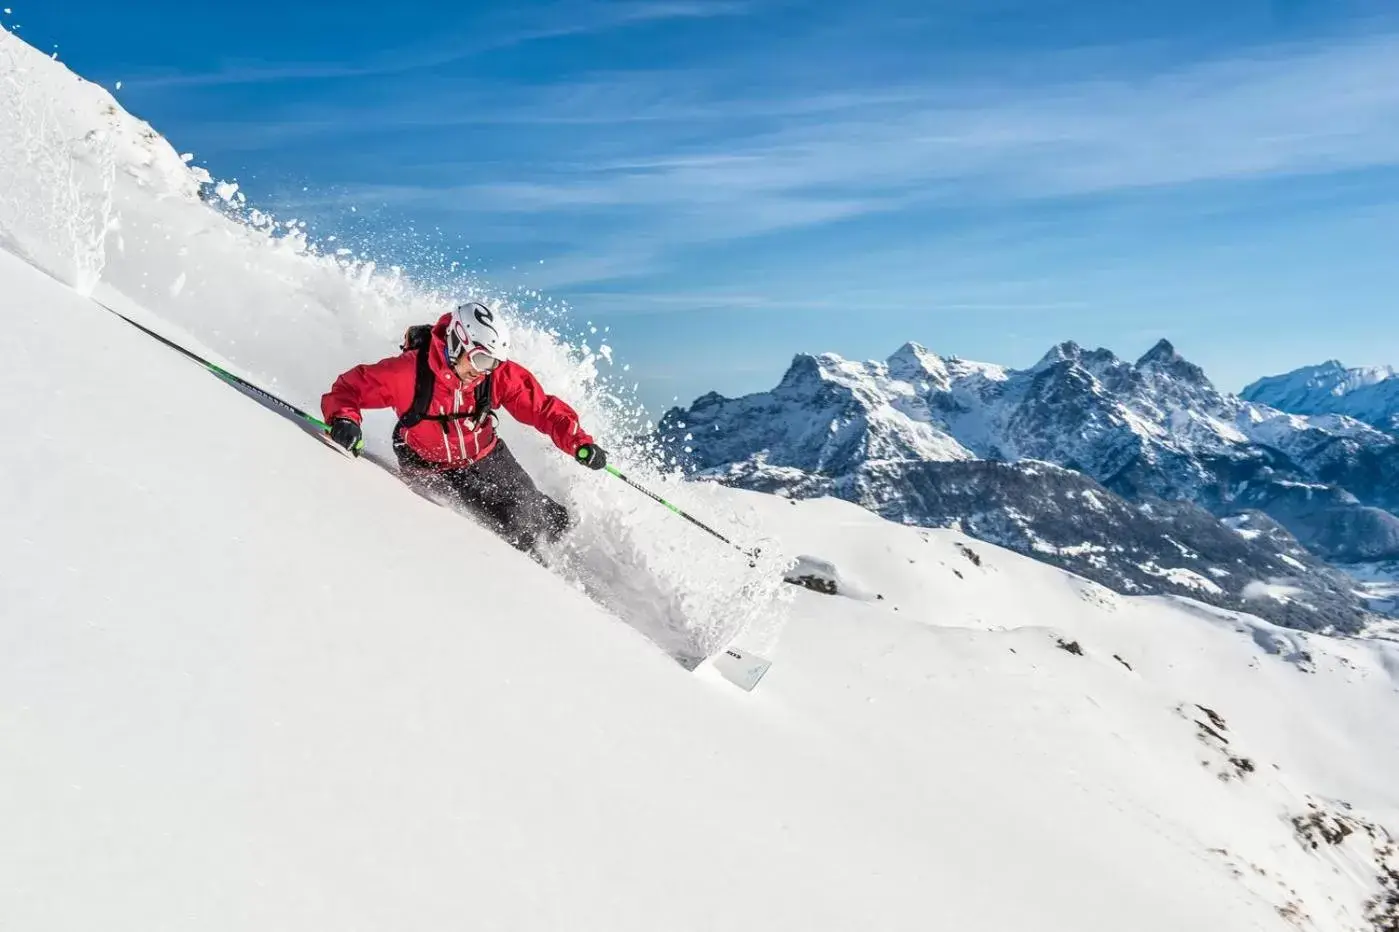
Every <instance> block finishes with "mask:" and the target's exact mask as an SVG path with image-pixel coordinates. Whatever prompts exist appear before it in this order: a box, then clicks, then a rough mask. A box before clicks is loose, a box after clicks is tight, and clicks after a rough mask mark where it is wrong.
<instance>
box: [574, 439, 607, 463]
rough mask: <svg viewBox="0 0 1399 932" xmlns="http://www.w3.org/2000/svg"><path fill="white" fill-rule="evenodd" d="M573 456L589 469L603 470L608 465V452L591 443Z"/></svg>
mask: <svg viewBox="0 0 1399 932" xmlns="http://www.w3.org/2000/svg"><path fill="white" fill-rule="evenodd" d="M573 455H574V457H576V458H577V460H578V462H580V463H582V464H583V465H584V466H586V467H588V468H589V469H601V468H602V467H604V466H606V465H607V451H606V450H604V449H603V448H602V447H599V446H595V445H593V444H591V443H585V444H583V445H582V446H581V447H579V448H578V452H577V453H575V454H573Z"/></svg>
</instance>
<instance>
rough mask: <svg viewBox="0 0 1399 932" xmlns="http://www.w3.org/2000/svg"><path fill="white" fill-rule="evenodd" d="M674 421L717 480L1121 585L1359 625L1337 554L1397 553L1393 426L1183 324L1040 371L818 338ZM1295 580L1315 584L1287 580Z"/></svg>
mask: <svg viewBox="0 0 1399 932" xmlns="http://www.w3.org/2000/svg"><path fill="white" fill-rule="evenodd" d="M659 434H660V437H661V438H662V442H663V443H664V444H665V445H666V446H667V447H668V448H669V449H670V450H671V451H672V452H673V453H674V454H676V455H677V457H679V458H680V459H681V460H682V461H683V463H684V464H685V466H686V467H687V468H688V469H691V470H693V471H694V472H695V473H696V474H697V475H698V476H700V477H704V478H718V479H721V480H723V481H726V482H728V483H731V484H736V485H740V486H744V487H749V488H759V489H764V490H769V491H783V492H785V493H786V494H789V495H793V496H799V497H807V496H812V495H834V496H837V497H840V498H845V499H848V500H851V501H855V502H858V503H860V504H862V505H865V506H866V507H869V508H872V509H874V510H876V511H878V512H879V513H880V514H883V515H885V516H886V517H890V518H893V519H895V520H899V521H902V522H905V523H910V524H919V525H947V524H956V525H959V526H962V527H964V528H965V529H967V530H969V531H971V532H972V533H974V534H977V535H978V536H981V537H984V538H986V539H990V540H993V541H995V542H997V543H1001V544H1005V545H1009V546H1012V547H1015V548H1017V549H1020V550H1022V551H1024V552H1029V553H1035V554H1037V555H1040V556H1041V557H1044V558H1047V559H1050V560H1051V561H1052V562H1057V563H1060V564H1061V565H1066V566H1068V567H1070V568H1072V569H1074V570H1075V571H1078V572H1082V573H1084V574H1085V575H1088V576H1090V577H1092V578H1095V579H1098V580H1099V581H1102V582H1104V583H1106V584H1108V585H1111V586H1114V587H1115V588H1118V589H1121V590H1123V591H1128V592H1133V591H1137V592H1140V591H1162V590H1165V591H1172V590H1175V591H1181V590H1184V591H1190V592H1192V594H1195V595H1196V596H1197V597H1201V598H1205V599H1207V600H1214V601H1216V602H1219V603H1220V604H1237V603H1239V602H1240V601H1250V600H1251V601H1252V602H1253V603H1256V604H1254V605H1253V606H1252V607H1251V610H1253V611H1259V612H1261V613H1262V614H1266V615H1268V616H1269V617H1272V618H1274V619H1276V620H1281V621H1284V622H1285V623H1289V624H1294V625H1298V626H1301V627H1313V626H1318V625H1320V626H1323V627H1324V626H1325V625H1329V624H1336V625H1339V626H1341V627H1343V628H1344V627H1351V626H1354V625H1358V624H1360V623H1362V622H1361V620H1360V619H1361V617H1362V613H1361V607H1362V606H1361V603H1360V602H1358V601H1357V600H1356V598H1355V596H1354V593H1353V592H1352V591H1351V590H1352V587H1351V586H1350V585H1349V584H1348V582H1347V581H1346V580H1345V579H1343V578H1341V577H1339V576H1338V575H1337V574H1335V573H1334V572H1332V571H1330V570H1329V569H1328V568H1327V567H1325V566H1324V565H1323V564H1322V562H1321V560H1322V559H1327V560H1339V561H1358V560H1379V559H1386V558H1392V557H1394V556H1399V517H1396V516H1395V514H1394V513H1393V510H1394V509H1395V508H1396V506H1399V441H1396V438H1395V436H1393V435H1391V434H1389V433H1387V432H1385V431H1382V430H1380V429H1378V428H1376V427H1374V426H1372V425H1370V424H1366V423H1364V422H1362V421H1359V420H1357V419H1355V418H1352V417H1349V416H1346V415H1342V414H1320V415H1314V416H1303V415H1298V414H1291V413H1287V412H1284V411H1281V410H1278V409H1277V408H1274V407H1270V406H1268V405H1266V404H1260V403H1256V402H1252V401H1247V400H1245V399H1243V398H1240V397H1238V396H1236V395H1232V394H1229V393H1226V392H1221V391H1219V390H1218V389H1217V388H1215V387H1214V385H1213V384H1211V382H1210V381H1209V379H1208V378H1207V377H1206V376H1205V374H1204V372H1203V371H1202V370H1201V369H1200V368H1199V367H1198V366H1196V365H1194V364H1193V363H1191V362H1189V361H1188V360H1186V359H1184V358H1182V357H1181V356H1180V355H1179V354H1178V353H1177V352H1176V351H1175V348H1174V347H1173V346H1172V345H1171V344H1170V343H1169V342H1168V341H1166V340H1162V341H1160V342H1159V343H1157V344H1156V345H1155V346H1154V347H1153V348H1152V349H1151V350H1150V351H1149V352H1147V353H1146V354H1145V355H1143V356H1142V357H1141V358H1140V359H1138V360H1137V361H1136V362H1128V361H1125V360H1123V359H1120V358H1119V357H1117V356H1116V355H1115V354H1113V353H1112V352H1110V351H1108V350H1106V349H1096V350H1087V349H1084V348H1083V347H1080V346H1079V345H1077V344H1076V343H1072V342H1066V343H1061V344H1059V345H1058V346H1055V347H1053V348H1052V349H1051V350H1050V351H1049V352H1048V353H1046V354H1045V355H1044V357H1043V358H1042V359H1041V360H1040V361H1039V362H1037V363H1036V364H1035V365H1034V366H1031V367H1030V368H1028V369H1022V370H1016V369H1010V368H1007V367H1004V366H997V365H992V364H987V363H980V362H972V361H968V360H964V359H958V358H955V357H950V358H944V357H941V356H939V355H937V354H935V353H933V352H930V351H929V350H927V349H925V348H924V347H922V346H919V345H917V344H915V343H908V344H905V345H904V346H903V347H901V348H900V349H899V350H898V351H897V352H896V353H894V354H893V355H892V356H890V357H889V358H888V359H887V360H885V361H882V362H853V361H850V360H846V359H842V358H840V357H839V356H835V355H832V354H823V355H820V356H811V355H805V354H802V355H798V356H797V357H796V358H795V359H794V360H793V362H792V365H791V367H790V368H789V369H788V371H787V373H786V375H785V376H783V378H782V380H781V382H780V383H779V384H778V386H777V387H776V388H775V389H773V390H772V391H770V392H762V393H759V394H755V395H749V396H746V397H742V398H737V399H729V398H724V397H722V396H720V395H718V394H715V393H710V394H708V395H705V396H703V397H701V398H699V399H698V400H697V401H696V402H695V403H694V405H693V406H692V407H691V408H690V409H689V410H681V409H678V408H677V409H672V410H671V411H670V412H668V413H667V414H666V416H665V417H664V418H663V419H662V421H661V424H660V431H659ZM1046 464H1052V466H1056V467H1059V468H1057V469H1056V468H1052V467H1051V466H1050V465H1046ZM1218 518H1231V519H1232V523H1233V524H1234V525H1236V526H1235V527H1234V528H1232V529H1229V532H1228V533H1222V531H1223V530H1224V526H1223V525H1221V524H1220V523H1219V521H1218V520H1216V519H1218ZM1225 541H1227V542H1228V543H1227V544H1225V543H1224V542H1225ZM1240 547H1241V549H1239V550H1238V551H1237V552H1231V551H1233V550H1234V548H1240ZM1319 558H1320V559H1319ZM1281 579H1287V580H1288V582H1287V583H1286V584H1285V586H1286V587H1290V588H1291V590H1293V591H1297V590H1299V589H1300V590H1301V591H1305V592H1307V593H1309V594H1308V595H1307V596H1306V597H1300V596H1299V597H1298V598H1296V599H1290V598H1287V597H1277V590H1276V587H1274V588H1273V589H1269V588H1267V587H1268V586H1274V583H1270V582H1268V581H1269V580H1281ZM1298 580H1301V582H1298ZM1257 583H1261V585H1262V586H1263V587H1264V589H1263V590H1262V591H1266V592H1269V593H1272V594H1271V595H1270V596H1268V597H1266V598H1264V599H1263V600H1262V601H1261V602H1260V601H1259V600H1258V599H1257V598H1254V596H1256V595H1257V594H1258V593H1259V592H1260V589H1259V586H1258V585H1255V584H1257ZM1302 603H1304V604H1302ZM1299 604H1301V607H1299Z"/></svg>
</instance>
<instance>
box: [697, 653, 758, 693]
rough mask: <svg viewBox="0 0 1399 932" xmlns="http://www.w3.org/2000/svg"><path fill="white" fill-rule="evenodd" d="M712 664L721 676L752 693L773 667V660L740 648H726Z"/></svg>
mask: <svg viewBox="0 0 1399 932" xmlns="http://www.w3.org/2000/svg"><path fill="white" fill-rule="evenodd" d="M710 663H711V664H713V666H714V669H715V670H718V671H719V675H720V676H722V677H723V678H724V679H726V680H728V681H729V682H730V683H733V684H734V685H735V686H737V687H738V688H739V689H741V690H743V691H744V692H750V693H751V692H752V691H753V687H755V686H757V685H758V682H759V681H760V680H761V679H762V678H763V675H764V674H765V673H767V672H768V668H769V667H771V666H772V661H771V660H768V659H766V658H764V657H759V656H758V655H757V654H754V653H751V652H749V651H746V650H742V649H741V648H738V647H726V648H724V649H723V650H721V651H719V653H717V654H715V655H714V657H713V658H712V659H711V660H710Z"/></svg>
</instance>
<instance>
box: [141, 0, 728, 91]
mask: <svg viewBox="0 0 1399 932" xmlns="http://www.w3.org/2000/svg"><path fill="white" fill-rule="evenodd" d="M753 6H754V3H753V2H752V0H749V2H743V0H706V2H683V0H612V2H609V0H572V2H560V3H555V4H551V5H548V6H546V7H544V8H543V9H540V10H537V11H535V13H534V22H532V23H529V24H525V25H515V26H513V27H500V28H494V29H490V28H474V29H470V30H462V32H461V34H459V35H457V36H454V37H453V38H452V39H450V40H449V41H445V42H444V41H440V40H439V41H435V42H433V43H432V44H429V45H419V46H413V47H409V48H402V49H393V50H390V51H386V52H382V53H379V54H376V55H373V56H371V57H369V58H368V59H367V60H365V61H359V62H324V61H316V62H254V61H243V62H240V61H233V62H229V63H228V64H227V65H226V66H225V67H223V68H220V69H219V70H217V71H208V72H174V71H169V72H153V73H149V74H135V75H129V76H128V77H127V78H126V79H125V83H126V84H127V85H128V86H129V87H130V88H132V89H133V90H153V89H158V88H197V87H222V86H229V85H240V84H273V83H279V82H284V81H314V80H327V79H335V78H361V77H375V76H381V77H382V76H387V75H395V74H406V73H409V72H414V71H424V70H428V69H432V68H438V67H441V66H443V65H450V64H452V63H454V62H459V61H463V60H465V59H468V58H472V57H475V56H477V55H481V54H483V53H486V52H491V51H496V50H499V49H504V48H510V47H513V46H518V45H524V44H526V43H529V42H538V41H542V40H545V39H558V38H564V37H567V36H581V35H588V34H594V33H602V32H608V31H611V30H615V29H624V28H627V27H632V26H640V25H645V24H649V23H659V22H662V21H666V20H685V19H709V18H713V17H719V16H737V15H742V14H744V13H746V12H747V11H749V10H750V9H752V8H753Z"/></svg>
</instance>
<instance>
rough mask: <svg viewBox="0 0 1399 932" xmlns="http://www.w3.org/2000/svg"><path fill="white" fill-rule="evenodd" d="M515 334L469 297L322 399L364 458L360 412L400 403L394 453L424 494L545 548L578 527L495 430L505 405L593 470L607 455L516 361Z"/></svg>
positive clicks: (336, 437)
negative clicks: (445, 498) (512, 353)
mask: <svg viewBox="0 0 1399 932" xmlns="http://www.w3.org/2000/svg"><path fill="white" fill-rule="evenodd" d="M509 345H510V342H509V335H508V333H507V331H506V328H505V325H504V324H503V322H501V321H499V320H497V319H496V316H495V314H494V313H493V312H492V311H491V309H490V308H489V307H487V306H486V305H484V304H482V303H480V302H478V301H470V302H467V303H466V304H462V305H461V306H459V307H457V308H456V309H455V310H453V311H452V312H450V313H448V314H444V315H443V316H442V318H441V319H440V320H438V321H437V323H436V324H435V325H432V326H428V325H421V326H417V327H410V328H408V331H407V332H406V333H405V334H404V341H403V346H402V347H401V349H402V350H403V352H402V353H401V354H400V355H397V356H390V357H388V358H386V359H381V360H380V361H378V362H376V363H371V364H368V365H359V366H355V367H354V368H353V369H351V370H349V371H348V372H345V373H342V374H341V375H340V377H339V378H337V379H336V380H335V384H334V385H332V386H331V389H330V391H329V392H327V393H326V394H325V395H323V396H322V397H321V412H322V413H323V414H324V416H325V421H326V423H327V424H328V425H330V439H331V440H332V441H333V442H335V443H337V444H339V445H340V446H342V447H344V448H345V449H346V450H348V451H350V452H351V453H352V454H354V455H355V456H358V455H359V454H360V451H361V450H362V449H363V447H364V438H363V432H362V431H361V429H360V412H361V411H363V410H364V409H365V408H393V409H394V411H395V412H396V413H397V414H398V424H397V425H395V427H394V431H393V450H394V453H395V455H396V456H397V457H398V463H399V466H400V468H401V469H402V472H403V475H404V476H405V477H406V478H407V479H408V481H409V482H410V484H412V485H414V486H415V487H416V488H418V489H419V490H421V491H424V492H435V493H438V494H444V493H445V494H449V495H452V496H455V497H456V498H457V499H458V500H460V501H461V502H462V503H463V504H464V505H465V506H466V507H467V509H468V510H469V511H470V512H471V513H472V514H474V515H476V516H477V517H478V518H480V519H481V520H482V521H483V522H485V523H486V525H487V526H489V527H490V528H492V529H493V530H494V531H496V533H498V534H500V535H501V536H502V537H504V538H505V539H506V540H507V541H509V542H510V543H511V544H512V545H514V546H515V547H517V548H518V549H520V550H523V551H525V552H526V553H532V552H536V550H535V548H536V544H537V543H539V542H540V541H541V540H543V541H548V542H553V541H555V540H557V539H558V538H559V537H560V536H562V535H563V533H564V532H565V531H567V530H568V529H569V527H570V526H571V523H572V519H571V518H570V516H569V514H568V510H567V509H566V508H564V507H563V506H562V505H560V504H559V503H558V502H556V501H554V500H553V499H551V498H549V497H548V496H547V495H544V494H543V493H542V492H540V491H539V489H538V488H536V487H535V484H534V482H533V481H532V480H531V479H530V477H529V474H528V473H526V472H525V471H524V469H523V468H522V467H521V466H520V464H519V463H518V462H517V461H516V459H515V457H514V455H513V454H511V452H510V450H509V449H507V448H506V446H505V443H504V441H503V440H502V439H501V438H500V436H499V435H498V434H497V433H496V430H495V417H496V415H495V410H494V409H496V408H504V409H505V410H506V411H508V412H509V413H510V415H511V416H512V417H513V418H515V420H517V421H520V422H521V423H524V424H528V425H529V426H531V427H533V428H534V429H535V430H538V431H539V432H540V433H543V434H545V435H547V436H548V437H549V439H551V440H553V441H554V444H555V445H556V446H557V447H558V448H559V449H560V450H562V451H563V452H565V453H567V454H568V455H569V456H572V457H573V458H574V459H575V460H577V461H578V462H579V463H582V464H583V465H585V466H588V467H590V468H592V469H602V468H603V467H604V466H606V465H607V454H606V452H605V451H604V450H603V449H602V448H601V447H599V446H598V445H597V444H595V443H594V442H593V438H592V437H591V436H589V435H588V434H587V433H586V432H585V431H584V430H583V429H582V428H581V427H580V426H579V424H578V415H577V413H576V412H575V411H574V410H573V409H572V408H571V407H569V406H568V405H567V404H565V403H564V402H563V401H562V400H560V399H559V398H556V397H554V396H553V395H549V394H546V393H545V392H544V389H543V388H542V387H541V386H540V384H539V381H538V380H537V379H536V378H535V377H534V375H533V374H532V373H531V372H530V371H529V370H528V369H526V368H525V367H524V366H522V365H520V364H519V363H517V362H514V361H512V360H511V359H509Z"/></svg>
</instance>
